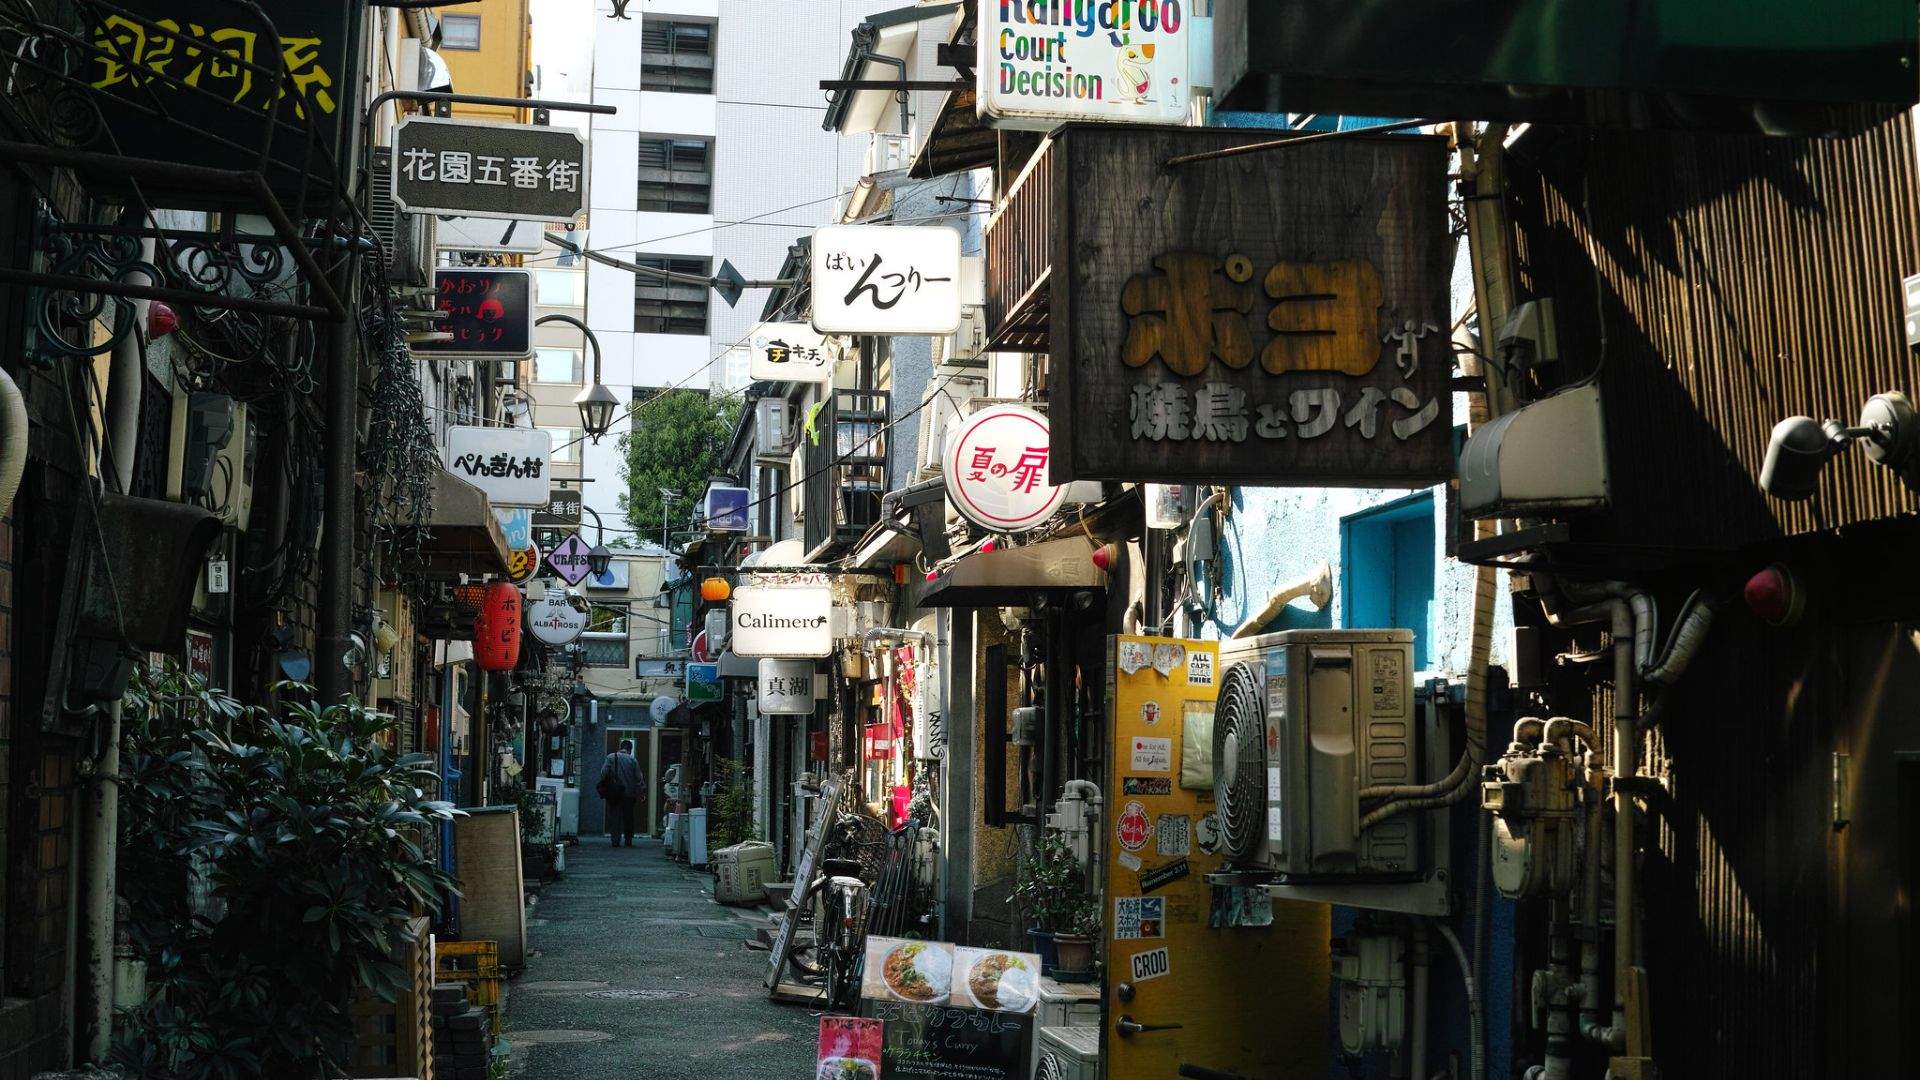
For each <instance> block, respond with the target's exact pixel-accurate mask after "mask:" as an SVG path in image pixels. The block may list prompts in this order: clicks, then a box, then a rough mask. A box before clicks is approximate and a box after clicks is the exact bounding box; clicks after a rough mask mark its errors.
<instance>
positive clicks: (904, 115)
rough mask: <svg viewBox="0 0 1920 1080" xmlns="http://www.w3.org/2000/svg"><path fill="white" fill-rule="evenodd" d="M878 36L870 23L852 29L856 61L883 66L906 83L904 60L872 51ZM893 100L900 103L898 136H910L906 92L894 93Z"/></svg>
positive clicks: (910, 126) (910, 129)
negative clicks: (897, 73)
mask: <svg viewBox="0 0 1920 1080" xmlns="http://www.w3.org/2000/svg"><path fill="white" fill-rule="evenodd" d="M878 36H879V33H878V31H877V30H875V29H874V26H873V24H872V23H861V24H860V25H859V26H856V27H854V29H853V45H854V48H856V49H859V50H860V53H859V55H858V57H857V58H856V59H858V60H859V61H860V63H862V64H867V63H874V64H885V65H887V66H888V67H890V68H893V69H894V70H896V71H898V72H899V73H900V81H901V82H903V83H904V82H906V81H907V62H906V61H905V60H902V59H901V58H899V57H897V56H883V55H881V54H880V53H877V52H874V51H873V43H874V40H875V39H876V38H877V37H878ZM854 70H855V71H856V72H857V71H859V70H860V69H859V68H858V67H856V68H854ZM841 92H842V93H852V91H851V90H843V91H841ZM894 99H895V100H896V101H898V102H899V103H900V134H901V135H903V136H907V135H912V134H913V126H912V120H911V118H910V116H909V114H908V112H907V92H906V91H905V90H899V91H896V92H895V93H894Z"/></svg>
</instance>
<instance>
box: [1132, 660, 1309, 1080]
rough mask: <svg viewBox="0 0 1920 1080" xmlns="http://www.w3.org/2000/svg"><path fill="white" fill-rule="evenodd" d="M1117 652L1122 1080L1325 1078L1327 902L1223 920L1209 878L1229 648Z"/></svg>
mask: <svg viewBox="0 0 1920 1080" xmlns="http://www.w3.org/2000/svg"><path fill="white" fill-rule="evenodd" d="M1109 654H1110V655H1109V657H1108V660H1109V666H1108V671H1109V672H1111V677H1110V680H1109V683H1108V694H1107V703H1108V711H1109V715H1111V716H1112V718H1113V722H1112V727H1111V730H1112V733H1113V736H1112V738H1113V746H1112V758H1111V760H1112V766H1111V768H1110V769H1109V772H1108V784H1107V788H1106V790H1107V792H1108V795H1107V807H1108V812H1107V813H1106V815H1105V818H1104V820H1103V822H1102V827H1103V828H1104V829H1105V830H1106V832H1105V839H1104V841H1103V844H1102V847H1103V851H1104V856H1105V857H1104V862H1105V874H1106V886H1107V891H1106V909H1105V912H1104V919H1103V922H1104V923H1105V934H1106V957H1107V966H1106V975H1105V985H1104V986H1103V988H1102V989H1103V991H1104V993H1105V995H1106V999H1105V1000H1106V1025H1105V1030H1104V1031H1103V1032H1102V1035H1101V1047H1102V1050H1103V1053H1102V1055H1101V1059H1102V1061H1103V1062H1104V1065H1105V1076H1106V1077H1107V1080H1165V1078H1169V1077H1173V1076H1175V1075H1177V1074H1178V1071H1179V1068H1180V1066H1182V1065H1198V1066H1201V1067H1203V1068H1208V1069H1216V1070H1220V1071H1223V1072H1230V1073H1237V1074H1239V1075H1241V1076H1245V1077H1250V1078H1253V1077H1257V1078H1259V1080H1282V1078H1287V1080H1291V1078H1302V1077H1314V1078H1319V1077H1325V1076H1326V1075H1327V1070H1328V1062H1329V1061H1330V1060H1331V1058H1330V1054H1329V1052H1328V1048H1327V990H1328V985H1327V979H1328V959H1327V908H1326V906H1325V905H1323V904H1301V903H1290V902H1285V901H1275V902H1273V903H1272V922H1271V924H1270V925H1264V926H1254V925H1245V924H1246V923H1249V922H1253V923H1258V922H1261V921H1264V917H1265V904H1264V903H1263V902H1260V901H1259V900H1258V899H1256V900H1255V902H1254V903H1253V904H1251V905H1247V904H1246V903H1245V901H1246V900H1247V899H1248V894H1247V893H1245V892H1244V891H1243V892H1240V893H1239V894H1238V895H1235V894H1234V893H1233V892H1231V891H1229V890H1219V892H1220V895H1219V897H1218V902H1219V906H1220V907H1221V908H1222V914H1221V916H1220V917H1219V918H1215V917H1213V911H1214V907H1215V904H1216V896H1215V893H1216V890H1215V889H1214V888H1213V887H1212V886H1209V885H1208V884H1207V881H1206V875H1207V874H1208V873H1209V872H1211V871H1214V870H1216V869H1219V868H1220V865H1221V862H1222V859H1221V857H1220V855H1219V854H1218V850H1219V843H1218V830H1217V828H1216V827H1215V825H1216V822H1217V819H1216V818H1214V817H1212V815H1213V812H1214V804H1213V791H1212V788H1211V786H1210V783H1207V784H1204V785H1203V781H1205V780H1208V779H1209V778H1210V777H1211V772H1212V769H1211V755H1212V741H1213V740H1212V717H1213V702H1214V697H1215V695H1216V694H1217V692H1218V690H1219V683H1220V675H1221V671H1220V655H1219V647H1218V645H1217V644H1215V643H1214V642H1209V641H1191V640H1183V639H1179V638H1152V637H1130V636H1129V637H1116V638H1112V639H1111V640H1110V646H1109ZM1189 727H1191V729H1192V731H1191V735H1192V738H1191V739H1188V738H1186V737H1185V736H1187V735H1188V734H1189V732H1188V730H1187V729H1188V728H1189ZM1203 746H1204V748H1205V749H1204V750H1202V749H1201V748H1202V747H1203ZM1183 766H1184V768H1183ZM1183 781H1184V784H1183ZM1236 901H1238V902H1236ZM1249 906H1250V908H1251V914H1249V913H1248V909H1249ZM1235 922H1237V923H1240V924H1242V925H1237V926H1236V925H1231V924H1232V923H1235ZM1216 923H1219V924H1223V925H1218V926H1216V925H1215V924H1216Z"/></svg>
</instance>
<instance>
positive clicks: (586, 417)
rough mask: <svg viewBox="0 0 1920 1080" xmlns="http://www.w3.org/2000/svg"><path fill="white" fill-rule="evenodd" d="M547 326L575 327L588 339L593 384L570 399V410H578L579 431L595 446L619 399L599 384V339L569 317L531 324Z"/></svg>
mask: <svg viewBox="0 0 1920 1080" xmlns="http://www.w3.org/2000/svg"><path fill="white" fill-rule="evenodd" d="M550 322H562V323H566V324H567V325H568V326H573V327H578V328H579V330H580V333H581V334H583V335H584V336H585V337H586V339H587V348H588V349H589V350H590V351H591V352H592V353H593V383H592V384H591V385H590V386H588V387H587V388H586V389H584V390H582V391H580V394H579V396H577V397H575V398H574V399H573V407H574V408H576V409H579V410H580V427H581V429H582V430H584V431H585V432H586V433H587V438H589V439H591V440H593V442H594V443H595V444H598V443H599V442H600V436H602V435H605V434H606V433H607V431H608V430H609V429H611V428H612V427H613V412H614V410H615V409H618V408H619V407H620V399H619V398H618V397H616V396H614V393H613V391H611V390H609V389H607V387H606V384H605V383H603V382H601V381H600V339H599V338H596V337H594V336H593V331H592V330H590V329H588V328H587V324H586V323H583V322H581V321H580V320H579V319H576V318H574V317H573V316H571V315H558V314H555V315H542V316H540V317H539V318H538V319H535V320H533V325H535V326H539V325H541V324H543V323H550Z"/></svg>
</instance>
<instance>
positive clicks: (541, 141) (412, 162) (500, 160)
mask: <svg viewBox="0 0 1920 1080" xmlns="http://www.w3.org/2000/svg"><path fill="white" fill-rule="evenodd" d="M586 163H587V144H586V140H584V139H582V138H581V137H580V133H579V132H577V131H575V130H573V129H572V128H559V127H541V126H539V125H536V124H496V123H490V122H488V121H484V120H454V119H450V118H444V117H437V116H409V117H407V118H406V119H405V120H402V121H401V122H400V125H399V126H398V127H396V128H394V129H393V201H394V204H395V205H397V206H399V207H400V209H402V210H405V211H407V212H409V213H414V214H460V215H465V216H467V217H491V218H516V219H519V220H523V221H554V222H559V223H562V224H565V223H566V222H570V221H572V220H573V219H574V218H575V217H578V216H579V214H580V208H581V207H582V206H584V205H585V198H586V187H587V183H586V175H587V173H586Z"/></svg>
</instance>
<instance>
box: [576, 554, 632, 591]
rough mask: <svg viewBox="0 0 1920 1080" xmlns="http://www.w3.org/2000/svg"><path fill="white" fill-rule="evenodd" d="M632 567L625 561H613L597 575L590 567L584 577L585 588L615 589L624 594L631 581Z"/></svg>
mask: <svg viewBox="0 0 1920 1080" xmlns="http://www.w3.org/2000/svg"><path fill="white" fill-rule="evenodd" d="M632 566H633V564H632V563H630V562H628V561H627V560H625V559H615V560H613V561H612V562H610V563H608V564H607V568H606V570H604V571H602V572H600V573H598V574H596V573H594V572H593V569H592V567H588V569H587V577H586V582H587V588H589V589H617V590H619V591H621V592H626V591H627V585H628V582H629V581H631V580H632V576H633V575H632V570H631V567H632Z"/></svg>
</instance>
